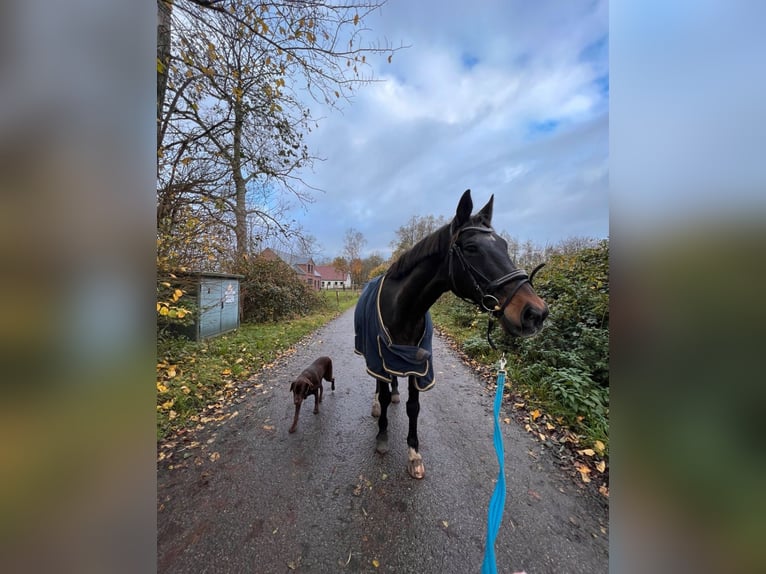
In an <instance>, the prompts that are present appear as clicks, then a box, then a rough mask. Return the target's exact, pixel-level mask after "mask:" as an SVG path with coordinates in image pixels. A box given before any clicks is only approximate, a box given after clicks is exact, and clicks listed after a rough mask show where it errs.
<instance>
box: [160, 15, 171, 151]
mask: <svg viewBox="0 0 766 574" xmlns="http://www.w3.org/2000/svg"><path fill="white" fill-rule="evenodd" d="M172 11H173V4H172V3H171V1H170V0H157V151H159V149H160V146H161V145H162V136H161V134H160V126H161V125H162V105H163V104H164V103H165V90H166V89H167V87H168V72H169V67H170V32H171V24H172V21H171V15H172ZM157 161H159V155H158V156H157Z"/></svg>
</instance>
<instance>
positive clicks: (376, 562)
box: [372, 558, 380, 568]
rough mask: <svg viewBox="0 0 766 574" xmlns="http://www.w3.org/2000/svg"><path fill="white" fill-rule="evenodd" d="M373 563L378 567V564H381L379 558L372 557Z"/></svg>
mask: <svg viewBox="0 0 766 574" xmlns="http://www.w3.org/2000/svg"><path fill="white" fill-rule="evenodd" d="M372 565H373V566H375V568H377V567H378V566H380V562H378V559H377V558H373V559H372Z"/></svg>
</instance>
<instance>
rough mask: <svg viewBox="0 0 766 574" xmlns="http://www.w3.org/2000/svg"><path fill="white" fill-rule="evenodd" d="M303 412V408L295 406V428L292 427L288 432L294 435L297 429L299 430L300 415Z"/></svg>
mask: <svg viewBox="0 0 766 574" xmlns="http://www.w3.org/2000/svg"><path fill="white" fill-rule="evenodd" d="M300 412H301V406H300V405H299V404H298V405H295V416H294V417H293V426H291V427H290V430H289V431H288V432H290V433H294V432H295V429H296V428H298V415H299V414H300Z"/></svg>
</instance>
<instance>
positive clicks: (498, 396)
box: [481, 353, 506, 574]
mask: <svg viewBox="0 0 766 574" xmlns="http://www.w3.org/2000/svg"><path fill="white" fill-rule="evenodd" d="M505 362H506V361H505V353H503V357H502V358H501V359H500V369H499V370H498V371H497V390H496V392H495V403H494V409H493V418H494V433H493V436H492V440H493V442H494V444H495V454H496V455H497V464H498V466H499V467H500V468H499V470H498V472H497V482H496V483H495V490H494V492H493V493H492V498H490V499H489V509H488V510H487V545H486V546H485V548H484V561H483V562H482V564H481V574H497V565H496V562H495V538H497V532H498V530H500V522H501V521H502V519H503V509H504V507H505V453H504V449H503V433H502V432H501V431H500V405H501V404H502V402H503V388H504V387H505Z"/></svg>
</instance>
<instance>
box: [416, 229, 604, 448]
mask: <svg viewBox="0 0 766 574" xmlns="http://www.w3.org/2000/svg"><path fill="white" fill-rule="evenodd" d="M535 290H536V291H537V293H538V294H539V295H540V296H541V297H542V298H543V299H545V301H546V302H547V303H548V307H549V309H550V315H549V317H548V319H547V320H546V322H545V328H544V329H543V331H542V332H541V333H539V334H538V335H537V336H536V337H532V338H527V339H516V338H512V337H508V336H507V335H504V334H503V332H502V330H501V329H500V328H498V327H496V328H495V329H494V330H493V331H492V339H493V341H494V342H495V344H496V345H497V347H498V348H499V349H500V350H501V351H505V353H506V356H507V358H508V359H509V365H508V368H509V369H510V370H511V374H512V378H513V380H514V381H516V382H518V383H519V385H520V386H521V387H522V388H523V389H524V392H525V393H527V394H528V395H529V396H530V397H532V398H533V399H534V401H535V402H536V403H537V404H539V405H541V406H543V407H544V408H545V409H546V410H548V411H549V412H550V413H551V414H553V415H555V416H556V417H561V418H563V419H564V420H565V421H566V423H567V424H568V425H569V426H570V427H571V428H573V429H574V430H575V431H577V432H581V433H584V434H586V435H588V436H589V437H590V438H591V439H598V440H601V441H603V442H604V443H605V444H608V427H609V243H608V242H607V241H602V242H600V243H597V244H595V245H591V246H588V247H584V248H581V249H577V250H573V251H570V252H567V253H554V254H552V255H551V256H550V258H549V259H548V262H547V265H546V267H544V268H543V269H542V270H541V271H540V273H538V274H537V275H536V277H535ZM431 312H432V315H433V318H434V322H435V323H436V324H437V325H438V326H439V327H440V328H441V329H443V330H444V331H446V332H447V333H449V335H450V336H451V337H453V338H454V339H455V340H456V341H457V342H458V343H459V344H460V345H461V347H462V349H463V351H464V352H465V353H466V354H467V355H468V356H470V357H471V358H473V359H476V360H479V361H481V362H484V363H486V364H493V363H495V362H496V361H497V360H498V358H499V353H497V352H493V351H492V350H491V348H490V346H489V344H488V343H487V338H486V321H487V319H486V314H483V313H479V311H478V310H477V308H476V306H472V305H470V304H467V303H464V302H463V301H461V300H460V299H458V298H457V297H455V296H454V295H452V294H450V293H448V294H446V295H445V296H443V297H441V299H440V300H439V301H438V302H437V303H436V305H434V306H433V307H432V309H431Z"/></svg>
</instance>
